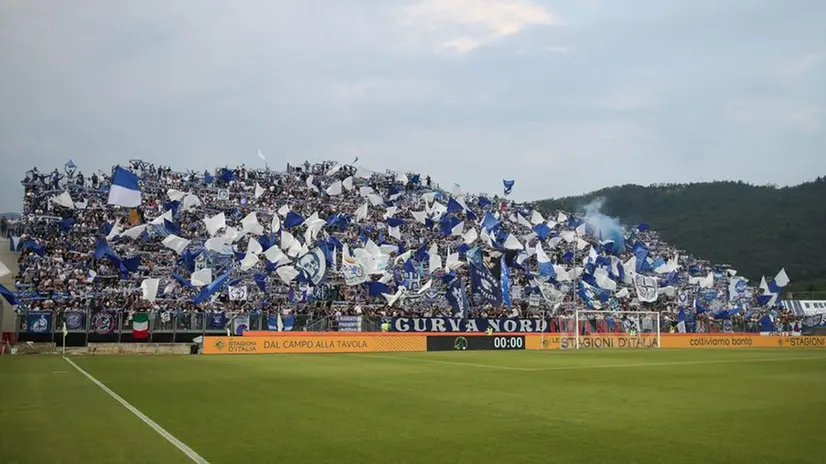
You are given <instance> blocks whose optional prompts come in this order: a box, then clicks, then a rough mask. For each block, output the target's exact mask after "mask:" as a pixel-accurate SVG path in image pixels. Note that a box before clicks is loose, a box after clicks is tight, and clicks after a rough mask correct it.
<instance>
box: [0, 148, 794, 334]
mask: <svg viewBox="0 0 826 464" xmlns="http://www.w3.org/2000/svg"><path fill="white" fill-rule="evenodd" d="M22 184H23V186H24V188H25V196H24V199H23V214H22V216H21V218H20V219H19V220H13V221H10V222H8V223H6V224H4V229H3V230H4V231H5V233H6V234H7V235H8V237H9V247H10V249H11V250H13V251H19V252H20V255H19V261H18V265H19V269H16V270H14V271H11V270H3V269H0V273H6V274H12V273H13V274H14V275H15V280H14V282H15V284H14V288H12V289H6V288H5V287H4V288H3V289H2V290H3V296H4V297H5V298H6V300H7V301H8V302H9V303H10V304H12V305H14V306H15V307H16V308H17V313H18V318H17V319H18V322H17V327H16V330H17V331H18V332H20V333H21V337H24V336H26V335H27V334H28V335H30V336H32V337H36V336H37V335H38V334H49V333H50V334H52V335H53V334H54V333H55V332H59V331H60V328H61V327H62V324H63V322H65V323H66V324H67V326H68V330H69V331H71V332H83V333H86V332H90V333H92V335H93V336H95V335H97V336H105V337H111V336H112V335H113V334H115V333H117V334H118V337H119V338H118V339H120V337H121V336H124V337H127V338H129V339H141V338H144V337H145V335H146V328H145V327H146V325H147V318H148V320H149V324H148V325H149V326H150V328H151V331H152V332H158V333H160V332H164V331H166V332H169V331H171V332H176V331H179V332H187V333H194V334H197V333H198V332H204V331H207V330H218V331H223V330H230V329H231V330H233V331H238V332H241V331H243V330H245V329H257V330H268V329H269V330H279V329H286V330H290V329H292V330H336V329H339V328H340V329H341V330H347V328H346V326H347V324H348V321H350V320H351V318H352V317H358V320H359V321H362V320H363V321H364V323H363V324H362V323H361V322H359V324H360V327H358V328H357V329H355V330H379V327H380V323H381V321H382V320H386V319H387V318H392V317H400V316H405V317H413V316H416V317H437V316H446V317H458V318H464V317H474V318H533V319H535V318H542V317H549V318H553V317H556V316H559V315H565V314H570V313H571V312H572V311H573V310H575V309H577V308H579V309H602V310H613V311H623V312H625V311H658V312H659V313H660V315H661V316H660V317H661V323H662V327H663V330H664V331H676V332H720V331H736V332H774V331H800V330H801V323H802V321H803V315H802V314H795V313H794V312H793V311H791V310H790V309H789V308H787V307H784V306H782V305H781V304H780V302H779V301H778V294H779V292H780V289H781V288H782V287H783V286H785V285H787V284H788V282H789V279H788V277H787V276H786V273H785V271H783V270H781V271H780V273H778V275H777V276H776V277H775V278H774V279H771V280H769V281H766V279H765V278H764V279H763V280H762V282H761V283H760V285H759V287H754V286H751V285H749V283H748V281H747V280H746V279H744V278H742V277H739V276H737V273H736V271H735V270H732V269H729V268H728V267H727V266H715V265H712V264H711V263H709V262H706V261H704V260H702V259H699V258H695V257H693V256H691V255H690V254H689V253H686V252H684V251H682V250H678V249H676V248H675V247H673V246H670V245H668V244H666V243H663V242H662V241H661V240H660V239H659V237H658V235H657V233H656V232H655V231H653V230H651V229H650V228H649V227H648V226H647V225H645V224H639V225H637V226H634V227H625V228H624V227H620V226H619V225H618V224H616V221H613V220H611V219H610V218H606V217H604V216H602V215H600V214H599V213H598V212H596V213H595V212H588V213H585V214H574V213H569V212H564V211H542V212H540V211H537V210H535V209H533V207H532V205H531V204H520V203H516V202H514V201H510V200H509V199H508V195H509V194H510V191H511V190H512V189H513V188H515V183H514V182H513V181H510V180H504V181H503V192H502V194H497V195H476V194H467V193H464V192H462V191H461V188H460V187H459V186H454V187H453V188H452V189H451V190H446V189H442V188H440V187H439V186H438V185H435V184H434V183H433V181H432V180H431V178H430V177H429V176H423V175H420V174H417V173H409V172H408V173H396V172H392V171H384V172H374V171H369V170H367V169H366V168H364V167H363V166H360V165H358V164H357V161H354V162H353V163H351V164H339V163H336V162H323V163H316V164H310V163H309V162H306V163H304V164H303V165H299V166H289V165H288V166H287V169H286V171H283V172H276V171H272V170H269V169H265V170H262V169H250V168H247V167H245V166H243V165H242V166H240V167H237V168H234V169H231V168H219V169H216V170H215V171H213V172H203V173H197V172H193V171H188V172H174V171H172V170H171V169H170V168H168V167H164V166H155V165H153V164H150V163H146V162H143V161H140V160H133V161H130V162H129V163H128V165H125V166H115V167H113V168H112V170H111V171H110V172H102V171H98V172H92V173H83V172H81V171H79V170H78V169H77V167H76V166H75V165H74V163H73V162H71V161H70V162H69V163H67V164H66V166H65V167H64V171H63V172H62V173H61V172H59V171H58V169H54V170H53V171H52V172H51V173H41V172H40V171H38V170H37V169H36V168H34V169H32V170H30V171H28V172H27V173H26V177H25V179H24V180H23V182H22ZM599 317H600V319H602V320H603V321H604V322H603V321H594V324H593V325H587V324H586V325H585V328H584V329H583V330H586V331H587V330H594V331H599V330H622V329H621V327H622V325H621V324H616V322H618V321H614V320H613V319H612V318H611V316H610V315H605V316H599ZM348 318H350V319H348ZM559 320H560V321H561V320H562V319H559ZM239 321H241V322H239ZM551 321H552V323H551V326H550V330H551V331H561V330H566V328H565V327H562V324H561V323H560V322H559V321H557V320H556V319H551ZM368 322H369V323H368ZM339 325H340V326H341V327H339ZM618 327H620V329H617V328H618ZM640 328H641V329H643V330H645V328H644V327H640ZM21 339H22V338H21ZM52 339H53V338H52ZM88 340H89V338H88V334H87V335H86V336H85V338H84V342H85V341H88Z"/></svg>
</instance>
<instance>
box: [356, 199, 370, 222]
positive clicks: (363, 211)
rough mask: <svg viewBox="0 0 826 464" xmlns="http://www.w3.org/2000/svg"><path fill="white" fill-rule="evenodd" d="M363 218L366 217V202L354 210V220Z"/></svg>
mask: <svg viewBox="0 0 826 464" xmlns="http://www.w3.org/2000/svg"><path fill="white" fill-rule="evenodd" d="M364 219H367V203H365V204H363V205H361V206H360V207H359V209H357V210H356V221H363V220H364Z"/></svg>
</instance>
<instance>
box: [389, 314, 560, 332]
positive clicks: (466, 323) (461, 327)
mask: <svg viewBox="0 0 826 464" xmlns="http://www.w3.org/2000/svg"><path fill="white" fill-rule="evenodd" d="M488 327H490V328H492V329H493V331H494V332H506V333H530V332H547V331H548V321H546V320H543V319H482V318H470V319H467V320H464V319H458V318H449V317H394V318H392V319H391V320H390V330H392V331H394V332H485V331H487V330H488Z"/></svg>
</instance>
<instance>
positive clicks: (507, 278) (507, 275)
mask: <svg viewBox="0 0 826 464" xmlns="http://www.w3.org/2000/svg"><path fill="white" fill-rule="evenodd" d="M499 259H500V262H501V264H502V300H504V301H505V304H506V305H507V306H508V308H510V307H512V303H511V291H510V288H511V271H510V269H508V265H507V263H505V254H504V253H502V256H501V257H500V258H499Z"/></svg>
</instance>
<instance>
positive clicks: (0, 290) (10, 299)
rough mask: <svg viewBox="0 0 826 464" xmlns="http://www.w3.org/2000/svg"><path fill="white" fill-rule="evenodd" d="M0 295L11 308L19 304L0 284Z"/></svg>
mask: <svg viewBox="0 0 826 464" xmlns="http://www.w3.org/2000/svg"><path fill="white" fill-rule="evenodd" d="M0 295H2V296H3V298H5V299H6V301H8V302H9V304H10V305H12V306H17V305H19V304H20V301H19V300H18V299H17V297H16V296H15V295H14V292H12V291H11V290H9V289H8V288H6V287H4V286H3V284H0Z"/></svg>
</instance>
